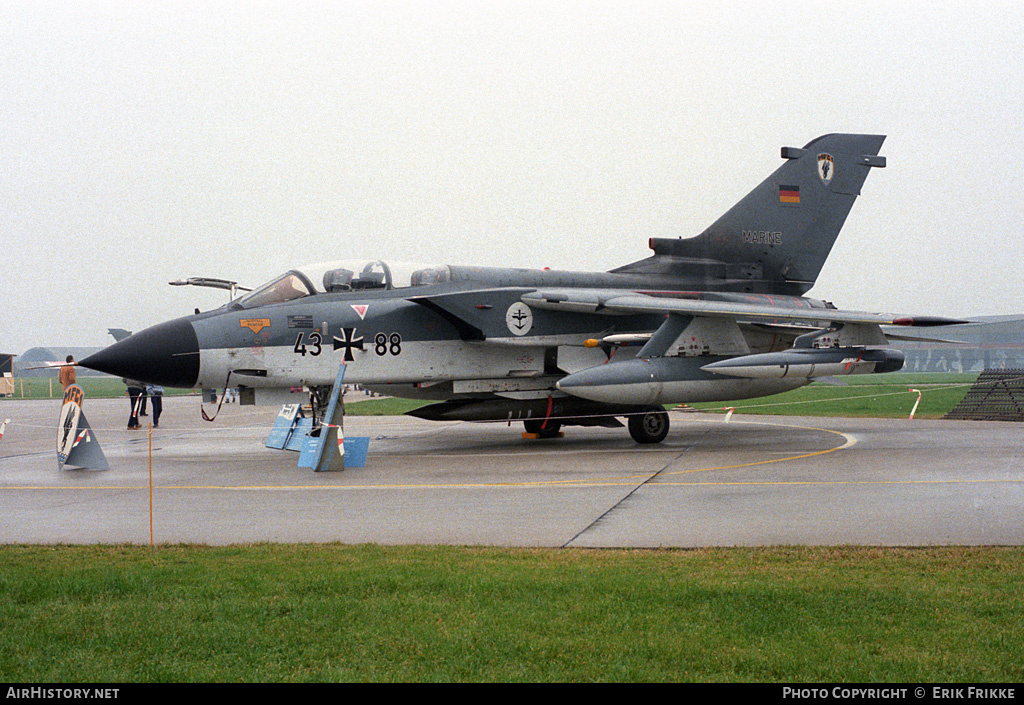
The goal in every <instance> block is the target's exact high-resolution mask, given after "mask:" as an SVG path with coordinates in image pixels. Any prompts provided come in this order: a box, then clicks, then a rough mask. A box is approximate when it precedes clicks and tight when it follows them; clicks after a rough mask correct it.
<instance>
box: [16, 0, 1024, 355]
mask: <svg viewBox="0 0 1024 705" xmlns="http://www.w3.org/2000/svg"><path fill="white" fill-rule="evenodd" d="M0 32H2V44H0V47H2V56H3V60H2V61H0V127H2V130H0V199H2V201H0V202H2V209H0V232H2V241H0V242H2V248H0V258H2V259H0V262H2V263H3V266H2V274H0V297H2V301H0V303H2V310H0V351H3V352H13V353H21V352H24V351H25V350H26V349H27V348H29V347H33V346H36V345H47V346H61V345H67V346H88V345H106V344H108V343H110V342H112V339H111V338H109V337H108V336H107V333H106V330H107V328H108V327H124V328H129V329H134V330H139V329H141V328H143V327H146V326H148V325H152V324H154V323H158V322H160V321H162V320H166V319H168V318H171V317H175V316H179V315H185V314H188V313H190V312H191V311H192V309H193V308H194V307H196V306H198V307H200V308H203V309H208V308H211V307H213V306H216V305H220V304H222V303H224V302H226V301H227V296H226V294H225V293H224V292H220V291H212V290H202V289H195V288H191V287H181V288H179V287H170V286H168V284H167V282H169V281H170V280H172V279H178V278H183V277H188V276H214V277H224V278H232V279H237V280H239V281H240V282H242V283H246V284H250V285H251V284H258V283H260V282H262V281H264V280H266V279H268V278H270V277H271V276H273V275H275V274H277V273H279V272H282V271H284V270H286V269H288V268H290V267H292V266H295V265H299V264H304V263H309V262H316V261H322V260H332V259H344V258H348V257H361V256H376V257H379V258H383V259H392V260H410V261H423V262H425V263H431V262H437V263H460V264H480V265H513V266H523V267H546V266H547V267H552V268H565V269H577V270H607V269H610V268H612V267H615V266H618V265H620V264H624V263H627V262H632V261H635V260H638V259H641V258H643V257H646V256H647V255H648V254H649V251H648V250H647V239H648V238H649V237H651V236H658V237H677V236H690V235H695V234H697V233H699V232H700V231H701V230H703V229H704V228H705V227H706V226H707V225H708V224H710V223H711V222H712V221H713V220H714V219H715V218H716V217H717V216H718V215H720V214H721V213H722V212H724V211H725V210H726V209H727V208H728V207H729V206H731V205H732V204H733V203H734V202H735V201H736V200H738V199H739V198H740V197H741V196H742V195H744V194H745V193H746V192H747V191H749V190H750V189H751V188H753V187H754V186H755V185H757V184H758V183H759V182H760V181H761V180H762V179H763V178H764V177H765V176H767V175H768V174H769V173H770V172H771V171H772V170H774V169H775V168H776V167H777V166H778V165H779V164H780V163H781V161H780V158H779V148H780V147H782V146H795V147H800V146H803V145H804V144H805V143H807V142H808V141H810V140H811V139H813V138H814V137H817V136H818V135H821V134H824V133H827V132H868V133H877V134H885V135H888V139H887V140H886V143H885V145H884V146H883V149H882V154H883V155H884V156H886V157H887V159H888V166H887V167H886V168H885V169H881V170H879V169H875V170H872V173H871V175H870V177H869V178H868V181H867V183H866V184H865V187H864V189H863V195H862V197H861V198H860V199H859V200H858V202H857V204H856V206H855V207H854V210H853V212H852V214H851V216H850V218H849V220H848V221H847V224H846V227H845V228H844V230H843V232H842V234H841V235H840V237H839V241H838V243H837V244H836V247H835V248H834V249H833V252H832V256H831V258H830V259H829V261H828V263H827V264H826V266H825V269H824V271H823V272H822V275H821V277H820V278H819V280H818V285H817V286H816V287H815V288H814V289H813V290H812V292H811V295H814V296H817V297H820V298H825V299H829V300H831V301H833V302H835V303H836V304H837V305H838V306H840V307H843V308H853V309H859V310H873V311H878V310H883V311H899V312H908V313H925V314H936V315H954V316H969V315H987V314H1009V313H1024V285H1022V281H1021V277H1020V275H1019V273H1018V271H1019V267H1020V263H1021V259H1022V258H1021V255H1022V252H1024V244H1022V243H1024V237H1022V234H1021V217H1020V216H1021V211H1022V204H1024V139H1022V137H1021V132H1022V124H1024V120H1022V117H1024V116H1022V112H1024V95H1022V86H1024V42H1022V41H1021V36H1024V4H1022V3H1019V2H942V1H933V2H908V1H906V0H903V1H900V2H883V1H877V0H876V1H874V2H863V1H858V2H843V1H842V0H829V1H828V2H802V1H800V0H788V1H787V2H717V1H716V2H708V3H687V2H679V1H678V0H676V1H672V2H642V1H637V0H631V1H630V2H625V1H622V2H557V1H554V2H553V1H552V0H544V1H541V2H531V1H529V0H517V1H514V2H499V1H496V0H486V1H482V2H454V1H452V2H441V1H430V2H350V1H344V0H332V1H330V2H301V1H298V0H280V1H268V2H218V1H215V0H214V1H211V0H203V1H202V2H194V3H193V2H186V1H183V0H175V1H174V2H159V3H158V2H112V1H101V2H72V1H69V0H62V1H61V2H43V1H39V0H33V1H32V2H24V1H23V0H17V1H12V0H0Z"/></svg>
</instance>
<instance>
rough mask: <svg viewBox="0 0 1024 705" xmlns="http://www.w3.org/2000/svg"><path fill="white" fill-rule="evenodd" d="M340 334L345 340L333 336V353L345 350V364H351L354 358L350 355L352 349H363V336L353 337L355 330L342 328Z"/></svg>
mask: <svg viewBox="0 0 1024 705" xmlns="http://www.w3.org/2000/svg"><path fill="white" fill-rule="evenodd" d="M342 332H343V333H344V335H345V338H344V339H342V338H339V337H338V336H334V349H335V351H337V350H340V349H341V348H345V362H352V361H353V360H355V359H356V358H355V356H354V355H353V354H352V348H359V349H360V350H362V349H363V336H359V337H358V338H356V337H355V334H356V329H355V328H342Z"/></svg>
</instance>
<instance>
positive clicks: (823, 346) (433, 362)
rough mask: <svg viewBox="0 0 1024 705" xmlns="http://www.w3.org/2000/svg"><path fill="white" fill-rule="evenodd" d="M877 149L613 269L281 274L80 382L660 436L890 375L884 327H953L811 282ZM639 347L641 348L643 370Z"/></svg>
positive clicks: (373, 266)
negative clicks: (797, 393)
mask: <svg viewBox="0 0 1024 705" xmlns="http://www.w3.org/2000/svg"><path fill="white" fill-rule="evenodd" d="M884 139H885V138H884V136H880V135H857V134H830V135H825V136H822V137H819V138H817V139H815V140H813V141H811V142H809V143H808V144H807V145H806V146H804V147H803V148H800V149H797V148H789V147H787V148H783V149H782V155H781V156H782V158H783V159H784V160H785V162H784V163H783V164H782V165H781V166H780V167H779V168H778V169H777V170H776V171H775V172H774V173H773V174H771V175H770V176H769V177H768V178H767V179H765V180H764V181H763V182H762V183H761V184H760V185H758V186H757V187H756V188H755V189H754V190H753V191H751V192H750V193H749V194H748V195H747V196H745V197H744V198H743V199H742V200H740V201H739V202H738V203H737V204H736V205H735V206H733V207H732V208H731V209H729V210H728V211H727V212H726V213H725V214H724V215H722V216H721V217H720V218H719V219H718V220H716V221H715V222H714V223H712V224H711V225H710V226H709V227H708V228H707V229H706V230H705V231H704V232H702V233H700V234H699V235H697V236H696V237H691V238H688V239H666V238H653V239H651V240H650V242H649V244H650V247H651V249H652V250H653V254H652V255H651V256H649V257H648V258H646V259H642V260H640V261H636V262H632V263H630V264H626V265H624V266H622V267H618V268H617V269H613V270H611V271H609V272H590V273H587V272H571V271H551V270H529V269H512V268H494V267H469V266H455V265H437V266H412V265H403V264H399V263H389V262H385V261H384V260H377V259H371V260H365V261H360V262H333V263H329V264H322V265H316V266H311V267H304V268H299V269H292V270H289V271H287V272H285V273H284V274H282V275H281V276H279V277H277V278H275V279H273V280H272V281H270V282H268V283H267V284H264V285H263V286H261V287H258V288H256V289H254V290H253V291H250V292H248V293H246V294H245V295H243V296H241V297H239V298H237V299H233V300H232V301H231V302H229V303H228V304H226V305H224V306H222V307H220V308H218V309H215V310H212V311H208V312H204V313H198V314H197V315H193V316H187V317H184V318H179V319H176V320H173V321H169V322H166V323H162V324H159V325H156V326H154V327H152V328H148V329H146V330H143V331H141V332H139V333H136V334H134V335H132V336H131V337H129V338H127V339H125V340H122V341H119V342H117V343H116V344H114V345H112V346H110V347H109V348H107V349H105V350H103V351H101V352H99V353H97V354H94V355H92V356H90V357H88V358H87V359H85V360H82V361H81V362H80V363H79V364H81V365H82V366H84V367H88V368H92V369H95V370H100V371H103V372H108V373H111V374H115V375H118V376H122V377H128V378H132V379H138V380H141V381H144V382H150V383H154V384H161V385H165V386H170V387H186V388H187V387H195V386H198V385H202V386H205V387H216V388H220V387H225V388H226V387H233V386H239V387H240V388H241V390H242V398H243V400H248V401H251V402H255V403H263V402H267V403H272V404H281V403H283V402H285V401H288V394H289V390H292V389H295V388H297V387H299V388H301V387H303V386H304V387H307V388H309V390H310V391H311V392H312V395H313V398H314V400H319V401H315V404H314V406H316V407H323V406H324V402H323V400H325V399H326V398H327V397H328V395H329V392H330V389H331V386H332V385H333V384H334V380H335V377H336V373H337V372H338V369H339V365H341V364H345V365H347V367H346V370H345V383H346V384H359V385H362V386H363V387H365V388H367V389H370V390H371V391H378V392H381V393H384V394H387V395H390V396H397V397H409V398H414V399H424V400H432V401H434V402H435V403H434V404H430V405H427V406H424V407H422V408H420V409H417V410H416V411H413V412H410V413H412V414H413V415H415V416H418V417H421V418H426V419H436V420H466V421H490V420H507V419H508V420H522V421H523V422H524V423H525V426H526V430H527V431H528V432H531V433H536V434H538V435H540V436H542V437H543V436H553V435H556V434H557V433H558V432H559V429H560V428H561V427H563V426H569V425H584V426H587V425H604V426H609V425H611V426H621V425H622V424H621V422H620V421H619V420H618V418H619V417H625V418H627V419H628V427H629V432H630V434H631V435H632V437H633V438H634V439H635V440H636V441H638V442H640V443H656V442H659V441H661V440H662V439H664V438H665V436H666V434H667V433H668V428H669V418H668V415H667V414H666V413H665V410H664V406H663V405H665V404H672V403H683V402H702V401H723V400H731V399H743V398H752V397H760V396H765V395H770V394H776V393H779V392H784V391H788V390H791V389H795V388H797V387H800V386H803V385H806V384H808V383H810V382H811V381H812V380H813V379H816V378H819V377H825V376H835V375H848V374H866V373H882V372H892V371H896V370H899V369H900V368H901V367H902V366H903V359H904V358H903V354H902V353H901V352H900V351H898V350H894V349H889V348H887V347H886V345H887V344H888V340H887V338H886V336H885V335H884V334H883V333H882V330H881V328H880V326H881V325H887V326H888V325H896V326H929V325H943V324H947V325H948V324H951V323H957V322H958V321H954V320H952V319H941V318H934V317H927V318H922V317H911V316H905V315H895V314H887V313H864V312H857V311H846V310H840V309H837V308H835V307H834V306H833V305H832V304H830V303H828V302H826V301H821V300H817V299H812V298H806V297H805V296H804V294H805V293H806V292H807V291H808V290H809V289H810V288H811V287H812V286H813V284H814V282H815V279H816V278H817V276H818V274H819V272H820V271H821V267H822V265H823V264H824V262H825V260H826V258H827V257H828V254H829V252H830V250H831V248H832V245H833V243H834V242H835V239H836V237H837V236H838V234H839V231H840V229H841V228H842V226H843V224H844V222H845V221H846V218H847V215H848V214H849V212H850V209H851V207H852V206H853V203H854V201H855V200H856V198H857V196H858V195H859V193H860V189H861V186H862V184H863V183H864V181H865V179H866V178H867V175H868V173H869V171H870V170H871V169H872V168H873V167H884V166H885V158H884V157H880V156H878V152H879V150H880V149H881V146H882V142H883V141H884ZM630 348H639V350H638V352H636V353H635V354H634V353H633V351H632V350H631V349H630Z"/></svg>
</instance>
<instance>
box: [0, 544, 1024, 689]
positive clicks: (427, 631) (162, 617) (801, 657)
mask: <svg viewBox="0 0 1024 705" xmlns="http://www.w3.org/2000/svg"><path fill="white" fill-rule="evenodd" d="M0 560H2V561H3V565H4V570H3V572H2V573H0V644H2V645H3V648H2V649H0V681H6V682H18V681H23V682H24V681H32V682H125V683H128V682H139V681H145V682H154V681H191V682H209V681H231V682H240V681H265V682H279V681H433V682H438V681H439V682H444V681H605V682H607V681H705V682H706V681H745V682H773V681H782V682H901V683H902V682H964V681H975V682H1019V681H1020V680H1021V679H1022V678H1024V665H1022V664H1024V662H1022V660H1021V658H1020V654H1021V653H1024V590H1022V588H1024V549H1020V548H1004V549H997V548H989V549H974V548H929V549H870V548H864V549H859V548H839V549H833V548H807V549H793V548H777V549H749V550H748V549H720V550H718V549H716V550H691V551H668V550H663V551H626V550H602V551H584V550H503V549H488V548H456V547H394V548H391V547H380V546H339V545H324V546H280V545H257V546H250V547H227V548H204V547H187V546H170V547H158V548H156V549H151V548H148V547H146V548H144V547H122V546H113V547H104V546H100V547H95V546H92V547H67V546H60V547H22V546H6V547H0Z"/></svg>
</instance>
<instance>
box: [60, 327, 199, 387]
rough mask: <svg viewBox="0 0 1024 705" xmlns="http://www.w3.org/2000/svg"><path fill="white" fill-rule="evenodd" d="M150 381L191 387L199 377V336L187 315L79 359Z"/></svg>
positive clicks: (109, 371) (100, 369)
mask: <svg viewBox="0 0 1024 705" xmlns="http://www.w3.org/2000/svg"><path fill="white" fill-rule="evenodd" d="M78 364H79V365H81V366H82V367H87V368H89V369H90V370H96V371H98V372H106V373H107V374H111V375H116V376H117V377H126V378H128V379H134V380H138V381H139V382H145V383H147V384H159V385H161V386H165V387H179V388H184V389H188V388H190V387H194V386H195V385H196V382H197V381H198V379H199V339H198V338H197V337H196V331H195V329H194V328H193V327H192V324H191V323H190V322H189V320H188V319H187V318H178V319H176V320H173V321H168V322H167V323H161V324H159V325H156V326H153V327H152V328H147V329H145V330H143V331H140V332H138V333H136V334H135V335H132V336H129V337H127V338H125V339H124V340H121V341H118V342H116V343H114V344H113V345H111V346H110V347H109V348H105V349H103V350H100V351H99V352H98V353H96V354H95V355H90V356H89V357H87V358H85V359H84V360H82V361H81V362H79V363H78Z"/></svg>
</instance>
